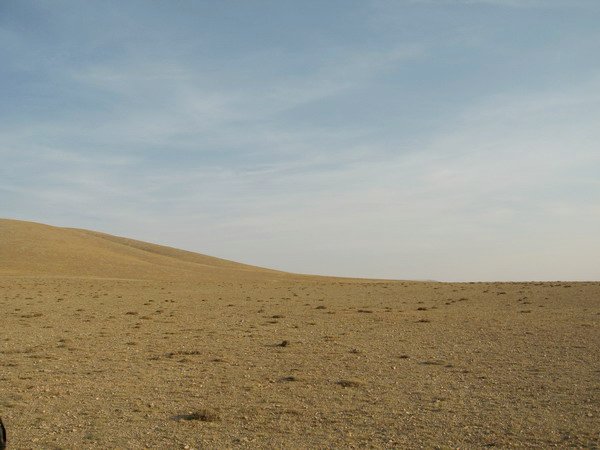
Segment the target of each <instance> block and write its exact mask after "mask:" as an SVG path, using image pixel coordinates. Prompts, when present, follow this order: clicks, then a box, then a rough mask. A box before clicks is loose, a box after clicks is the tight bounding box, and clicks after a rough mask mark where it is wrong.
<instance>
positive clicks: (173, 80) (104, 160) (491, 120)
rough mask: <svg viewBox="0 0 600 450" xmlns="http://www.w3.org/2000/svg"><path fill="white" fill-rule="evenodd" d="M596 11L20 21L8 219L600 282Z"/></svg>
mask: <svg viewBox="0 0 600 450" xmlns="http://www.w3.org/2000/svg"><path fill="white" fill-rule="evenodd" d="M599 23H600V2H599V1H597V0H589V1H586V0H327V1H323V0H302V1H291V0H270V1H269V0H265V1H263V0H239V1H236V0H231V1H229V0H228V1H208V0H206V1H202V0H194V1H192V0H178V1H167V0H156V1H147V0H127V1H123V0H103V1H100V0H96V1H85V2H83V1H80V0H1V1H0V217H3V218H13V219H21V220H31V221H36V222H43V223H48V224H52V225H58V226H70V227H78V228H87V229H92V230H98V231H104V232H107V233H110V234H116V235H120V236H126V237H131V238H135V239H140V240H144V241H149V242H154V243H160V244H165V245H170V246H174V247H178V248H184V249H187V250H192V251H197V252H200V253H205V254H209V255H213V256H218V257H222V258H226V259H231V260H236V261H240V262H245V263H249V264H255V265H260V266H264V267H270V268H276V269H280V270H287V271H292V272H300V273H312V274H326V275H340V276H357V277H371V278H391V279H427V280H441V281H490V280H514V281H521V280H557V279H560V280H599V279H600V26H598V24H599Z"/></svg>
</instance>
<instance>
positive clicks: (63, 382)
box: [0, 224, 600, 449]
mask: <svg viewBox="0 0 600 450" xmlns="http://www.w3.org/2000/svg"><path fill="white" fill-rule="evenodd" d="M0 225H1V224H0ZM0 228H1V227H0ZM0 231H1V229H0ZM13 231H14V229H13ZM69 233H71V232H69ZM27 236H29V237H28V238H27V239H30V238H31V235H30V234H28V235H27ZM0 237H1V236H0ZM17 237H18V236H17ZM21 237H22V236H21ZM11 239H12V241H11V242H12V243H11V242H8V241H7V240H6V239H5V240H4V241H2V239H0V244H2V243H3V242H4V248H3V247H2V245H0V273H1V272H2V269H4V271H5V272H6V273H8V274H5V275H2V276H0V311H1V315H0V330H1V331H0V415H2V417H3V418H4V421H5V423H6V425H7V429H8V433H9V444H10V446H9V448H15V449H16V448H19V449H21V448H44V449H53V448H69V449H85V448H90V449H92V448H94V449H98V448H103V449H110V448H237V447H247V448H315V447H316V448H346V447H350V448H362V447H366V448H393V447H396V448H419V447H424V448H432V447H441V448H449V447H461V448H475V447H477V448H481V447H499V448H506V447H543V448H546V447H553V446H556V447H562V448H564V447H584V448H585V447H588V448H598V446H599V445H600V330H599V322H600V283H597V282H590V283H566V282H560V283H559V282H557V283H543V284H541V283H466V284H444V283H433V282H431V283H430V282H427V283H420V282H386V281H368V280H362V281H361V280H341V279H330V278H316V277H300V276H291V275H282V274H280V273H276V272H268V271H261V270H258V269H257V271H256V272H252V271H251V270H250V269H248V267H247V266H244V267H243V268H241V269H239V268H238V269H239V270H238V269H236V270H238V272H235V271H233V272H227V271H224V270H225V269H223V270H220V271H215V270H213V269H210V270H209V273H210V274H211V276H208V275H207V274H206V271H204V272H202V273H201V276H200V275H199V276H198V278H197V279H189V278H188V279H185V280H184V279H176V278H177V277H175V276H173V280H169V279H167V278H166V276H165V279H161V280H152V279H145V280H144V279H108V278H105V279H101V278H90V277H84V276H73V277H66V276H64V274H61V276H50V275H40V274H36V275H35V276H25V275H16V274H14V273H10V272H11V271H14V272H16V271H17V270H16V269H11V267H10V265H11V264H12V263H11V261H12V260H13V258H18V257H19V255H20V254H21V253H23V252H19V251H17V250H15V249H14V242H16V240H15V239H16V237H15V235H14V233H13V237H12V238H11ZM103 239H104V238H103ZM7 242H8V243H7ZM48 242H50V241H48ZM65 242H66V241H64V242H63V243H61V245H63V246H64V245H65ZM94 242H95V241H94ZM8 244H10V245H11V246H12V247H13V248H12V250H10V251H9V250H6V249H7V248H8ZM110 245H113V244H112V243H111V244H110ZM130 245H132V244H128V246H130ZM136 245H137V244H136ZM138 247H139V246H138ZM31 248H34V249H37V248H40V247H39V246H38V247H36V246H35V245H33V246H31ZM88 250H89V249H88ZM113 250H114V249H113ZM113 250H111V251H113ZM151 250H152V249H151ZM3 251H4V255H9V256H10V257H8V256H7V257H5V258H4V259H2V255H3V253H2V252H3ZM115 251H116V250H115ZM119 251H120V252H121V250H119ZM138 251H139V248H138V249H135V252H138ZM107 252H108V250H107ZM123 252H124V250H123ZM123 252H122V253H123ZM157 252H159V250H156V249H154V250H152V254H153V255H156V254H157ZM160 252H163V253H164V251H163V250H160ZM24 254H25V257H23V258H24V259H22V260H21V261H20V262H19V264H18V270H19V271H23V267H25V261H26V259H28V258H29V259H32V258H33V259H36V258H37V259H38V263H36V264H35V265H34V266H35V267H51V266H52V264H51V262H52V261H54V260H55V259H56V258H55V256H54V253H52V252H51V251H50V252H47V251H45V252H44V255H45V256H44V257H46V258H49V259H46V260H45V262H44V263H40V262H39V259H40V258H42V256H40V255H39V254H35V252H34V253H31V252H30V253H27V252H25V253H24ZM123 254H125V253H123ZM136 254H137V253H136ZM71 256H72V258H71ZM71 256H70V257H69V258H71V259H73V258H74V260H77V257H76V255H75V256H73V255H71ZM131 257H132V258H133V256H131ZM152 257H154V256H152ZM168 257H169V258H174V256H172V255H171V256H168ZM127 258H129V256H127ZM136 258H137V256H136ZM144 258H145V257H144ZM149 258H150V256H148V258H145V259H144V261H146V262H144V272H143V274H148V273H151V270H150V266H148V264H147V260H148V259H149ZM134 259H135V258H134ZM69 260H70V259H69ZM104 260H105V261H110V253H106V254H105V256H104ZM123 261H125V262H123V264H124V266H123V267H125V268H127V267H130V266H128V265H127V262H126V260H125V259H124V260H123ZM132 261H133V259H132ZM161 261H162V260H161ZM165 261H166V260H165ZM63 263H64V261H63V262H61V263H60V264H61V266H60V267H65V265H64V264H63ZM65 264H66V263H65ZM132 264H133V263H132ZM177 264H179V262H178V263H177ZM186 264H188V263H186ZM189 264H192V263H189ZM194 264H196V263H194ZM215 264H217V263H215ZM218 264H221V263H218ZM80 265H85V261H83V260H81V261H80ZM167 265H168V264H167V262H164V264H163V263H161V272H160V274H161V275H163V276H164V275H165V270H166V269H165V267H167ZM73 267H75V266H73ZM92 269H93V268H89V267H88V268H86V269H85V270H92ZM132 270H133V269H132ZM177 270H180V268H177ZM182 270H183V269H182ZM185 270H186V271H190V270H192V269H191V268H190V267H187V266H186V268H185ZM207 270H208V269H207ZM231 270H234V269H231ZM177 273H180V272H177Z"/></svg>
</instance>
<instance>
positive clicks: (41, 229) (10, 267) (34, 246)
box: [0, 219, 285, 280]
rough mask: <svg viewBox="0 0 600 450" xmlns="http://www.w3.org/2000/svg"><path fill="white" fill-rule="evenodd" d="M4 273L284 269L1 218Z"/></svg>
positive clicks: (225, 273)
mask: <svg viewBox="0 0 600 450" xmlns="http://www.w3.org/2000/svg"><path fill="white" fill-rule="evenodd" d="M0 275H48V276H67V277H94V278H138V279H165V280H167V279H195V278H198V279H206V278H211V279H212V278H217V279H219V278H224V279H228V278H239V277H243V278H245V277H248V276H250V277H253V276H265V275H272V276H283V275H285V274H284V273H283V272H277V271H274V270H268V269H262V268H259V267H254V266H249V265H245V264H240V263H236V262H232V261H227V260H224V259H219V258H214V257H211V256H206V255H201V254H198V253H192V252H187V251H184V250H178V249H174V248H171V247H165V246H161V245H155V244H149V243H147V242H141V241H136V240H132V239H126V238H121V237H116V236H111V235H109V234H104V233H98V232H94V231H88V230H80V229H75V228H60V227H53V226H49V225H43V224H38V223H33V222H23V221H18V220H8V219H0Z"/></svg>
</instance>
